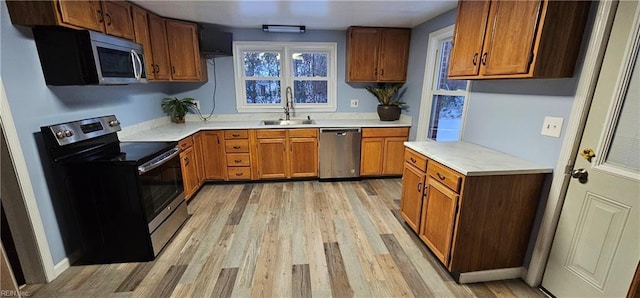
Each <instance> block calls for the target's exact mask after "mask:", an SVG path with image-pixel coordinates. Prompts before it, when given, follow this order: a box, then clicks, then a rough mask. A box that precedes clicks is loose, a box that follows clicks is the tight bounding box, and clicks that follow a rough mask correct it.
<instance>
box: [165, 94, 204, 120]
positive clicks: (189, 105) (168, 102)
mask: <svg viewBox="0 0 640 298" xmlns="http://www.w3.org/2000/svg"><path fill="white" fill-rule="evenodd" d="M193 101H194V99H193V98H190V97H185V98H183V99H178V98H177V97H165V98H164V99H162V104H161V105H160V107H162V111H163V112H165V113H166V114H167V115H169V116H171V121H172V122H175V123H184V116H185V115H186V114H187V112H189V110H193V108H195V106H196V104H195V103H194V102H193Z"/></svg>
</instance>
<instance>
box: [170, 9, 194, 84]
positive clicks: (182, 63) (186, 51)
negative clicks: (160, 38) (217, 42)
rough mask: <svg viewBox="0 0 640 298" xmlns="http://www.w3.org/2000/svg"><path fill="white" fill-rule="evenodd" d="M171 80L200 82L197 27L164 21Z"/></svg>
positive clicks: (184, 23)
mask: <svg viewBox="0 0 640 298" xmlns="http://www.w3.org/2000/svg"><path fill="white" fill-rule="evenodd" d="M166 27H167V41H168V47H169V61H171V79H173V80H180V81H201V80H202V73H203V72H202V68H201V66H202V65H201V64H202V60H201V58H200V45H199V41H198V25H197V24H195V23H190V22H182V21H176V20H166Z"/></svg>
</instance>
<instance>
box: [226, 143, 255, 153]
mask: <svg viewBox="0 0 640 298" xmlns="http://www.w3.org/2000/svg"><path fill="white" fill-rule="evenodd" d="M224 149H225V152H227V153H248V152H249V141H248V140H226V141H225V142H224Z"/></svg>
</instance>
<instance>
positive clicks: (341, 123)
mask: <svg viewBox="0 0 640 298" xmlns="http://www.w3.org/2000/svg"><path fill="white" fill-rule="evenodd" d="M314 121H315V122H316V123H314V124H301V125H263V124H260V121H258V120H251V121H187V122H186V123H183V124H176V123H168V124H163V125H160V126H157V127H153V128H149V129H144V130H141V131H138V132H135V133H131V134H124V135H123V134H120V135H119V138H120V141H125V142H154V141H163V142H167V141H179V140H181V139H183V138H185V137H188V136H189V135H192V134H194V133H196V132H198V131H200V130H217V129H285V128H338V127H340V128H342V127H344V128H353V127H407V126H411V122H409V121H403V120H397V121H380V120H377V119H356V120H349V119H331V120H322V119H314Z"/></svg>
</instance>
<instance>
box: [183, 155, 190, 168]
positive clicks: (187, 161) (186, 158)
mask: <svg viewBox="0 0 640 298" xmlns="http://www.w3.org/2000/svg"><path fill="white" fill-rule="evenodd" d="M188 165H189V158H188V157H185V158H184V166H185V167H186V166H188Z"/></svg>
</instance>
